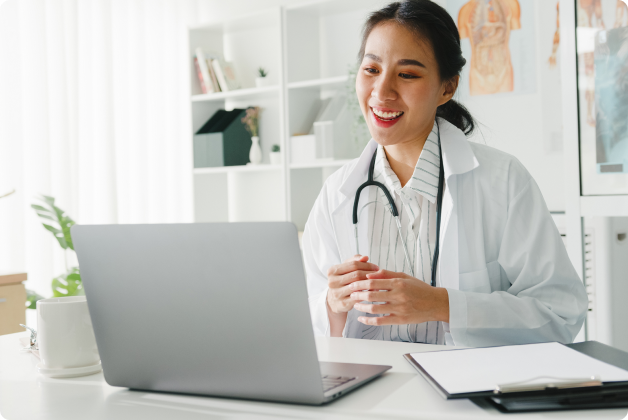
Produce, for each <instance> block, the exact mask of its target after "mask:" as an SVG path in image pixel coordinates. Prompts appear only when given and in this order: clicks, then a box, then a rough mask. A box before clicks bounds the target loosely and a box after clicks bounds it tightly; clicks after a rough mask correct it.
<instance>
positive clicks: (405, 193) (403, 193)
mask: <svg viewBox="0 0 628 420" xmlns="http://www.w3.org/2000/svg"><path fill="white" fill-rule="evenodd" d="M438 141H439V139H438V127H437V125H436V122H434V126H433V127H432V131H431V132H430V134H429V136H428V137H427V140H426V141H425V144H424V145H423V150H422V151H421V155H420V156H419V160H418V161H417V163H416V166H415V168H414V173H413V174H412V178H410V180H409V181H408V183H407V184H406V185H404V186H403V188H402V187H401V183H400V182H399V178H398V177H397V175H396V174H395V172H394V171H393V170H392V169H391V167H390V163H389V162H388V159H386V153H384V147H383V146H382V145H378V146H377V158H376V161H375V168H376V170H377V172H379V173H380V174H381V175H382V176H383V182H384V184H386V187H387V188H388V189H389V190H391V191H395V192H396V193H397V194H398V195H399V197H401V199H402V200H403V201H408V200H409V198H410V197H411V196H412V195H414V194H419V195H422V196H423V197H425V198H426V199H428V200H429V201H430V202H431V203H435V202H436V195H437V194H438V176H439V173H440V150H439V147H438Z"/></svg>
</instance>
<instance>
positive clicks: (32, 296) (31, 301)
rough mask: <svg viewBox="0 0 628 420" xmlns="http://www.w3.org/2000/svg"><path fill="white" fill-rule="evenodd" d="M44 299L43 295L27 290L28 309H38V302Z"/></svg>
mask: <svg viewBox="0 0 628 420" xmlns="http://www.w3.org/2000/svg"><path fill="white" fill-rule="evenodd" d="M43 298H44V297H43V296H42V295H40V294H38V293H36V292H33V291H32V290H29V289H26V309H37V301H38V300H41V299H43Z"/></svg>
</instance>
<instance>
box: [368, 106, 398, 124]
mask: <svg viewBox="0 0 628 420" xmlns="http://www.w3.org/2000/svg"><path fill="white" fill-rule="evenodd" d="M370 108H371V112H370V114H371V117H372V119H373V123H374V124H375V125H377V126H378V127H382V128H388V127H392V126H393V125H395V124H396V123H397V121H399V120H400V119H401V117H403V115H404V112H403V111H397V110H394V109H390V108H380V107H375V106H372V107H370Z"/></svg>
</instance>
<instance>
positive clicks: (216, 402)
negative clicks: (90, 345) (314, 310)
mask: <svg viewBox="0 0 628 420" xmlns="http://www.w3.org/2000/svg"><path fill="white" fill-rule="evenodd" d="M26 336H27V334H26V333H19V334H10V335H5V336H1V337H0V419H1V418H4V419H8V420H18V419H28V420H39V419H52V420H56V419H59V420H61V419H63V420H73V419H81V420H84V419H90V420H95V419H115V420H126V419H133V420H141V419H151V420H161V419H177V420H179V419H242V418H243V419H256V420H258V419H259V420H261V419H268V420H270V419H316V418H325V419H339V420H341V419H346V420H348V419H383V418H386V419H405V418H413V419H422V418H426V419H456V418H461V419H462V418H463V419H465V420H467V419H495V418H498V417H504V418H506V417H508V418H511V417H512V418H517V419H525V420H528V419H546V418H547V419H624V418H628V409H614V410H590V411H565V412H555V413H531V414H517V415H514V414H510V415H503V414H501V413H499V412H498V411H497V410H495V409H493V408H490V407H489V408H482V407H479V406H478V405H476V404H474V403H472V402H471V401H468V400H455V401H446V400H444V399H443V398H441V397H440V396H439V395H438V394H437V393H436V391H434V390H433V389H432V388H431V386H430V385H429V384H428V383H427V382H426V381H425V380H424V379H423V378H422V377H421V376H419V375H418V374H417V373H416V372H415V370H414V369H413V368H412V367H411V366H410V365H409V364H408V363H407V362H406V361H405V360H404V359H403V358H402V355H403V354H405V353H410V352H421V351H430V350H437V349H440V348H443V346H432V345H427V344H410V343H395V342H383V341H370V340H354V339H342V338H326V337H318V338H317V342H316V344H317V348H318V354H319V358H320V360H322V361H332V362H350V363H371V364H382V365H391V366H392V367H393V368H392V369H391V370H390V371H388V372H387V373H386V374H384V376H382V377H381V378H379V379H377V380H375V381H374V382H372V383H370V384H367V385H365V386H363V387H362V388H359V389H357V390H355V391H354V392H352V393H350V394H348V395H346V396H344V397H342V398H340V399H339V400H336V401H334V402H332V403H330V404H328V405H326V406H322V407H309V406H298V405H291V404H276V403H264V402H253V401H241V400H230V399H224V398H209V397H192V396H182V395H171V394H157V393H146V392H135V391H129V390H127V389H123V388H114V387H111V386H109V385H107V384H106V383H105V381H104V379H103V376H102V373H99V374H96V375H91V376H85V377H82V378H71V379H50V378H45V377H43V376H41V375H39V374H38V373H37V369H36V367H35V365H36V364H37V363H38V361H39V360H38V359H36V358H35V357H34V356H32V355H31V354H28V353H26V354H23V353H20V344H19V342H18V338H19V337H26Z"/></svg>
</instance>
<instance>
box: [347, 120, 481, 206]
mask: <svg viewBox="0 0 628 420" xmlns="http://www.w3.org/2000/svg"><path fill="white" fill-rule="evenodd" d="M437 121H438V127H439V130H440V138H441V146H442V151H443V166H444V168H443V169H444V172H445V180H448V179H449V177H450V176H452V175H459V174H463V173H466V172H469V171H472V170H473V169H475V168H477V167H478V166H479V163H478V161H477V159H476V158H475V155H474V154H473V150H472V149H471V146H470V145H469V141H468V140H467V138H466V136H465V134H464V133H463V132H462V131H461V130H460V129H458V128H457V127H455V126H454V125H452V124H451V123H450V122H448V121H446V120H444V119H442V118H440V117H438V118H437ZM376 149H377V143H376V142H375V140H373V139H371V140H370V141H369V143H368V144H367V145H366V147H365V148H364V150H363V151H362V154H361V155H360V157H359V158H358V159H356V160H354V161H353V162H352V163H351V164H350V165H348V168H347V171H346V172H345V174H344V176H343V179H342V181H341V184H340V187H339V188H338V190H339V192H340V193H341V194H342V195H344V196H345V197H346V198H347V199H348V198H352V197H355V191H356V190H357V189H358V187H359V186H360V185H362V183H364V181H366V177H367V174H368V169H369V164H370V162H371V158H372V157H373V153H374V152H375V150H376ZM341 203H342V204H344V203H345V201H342V202H341Z"/></svg>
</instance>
